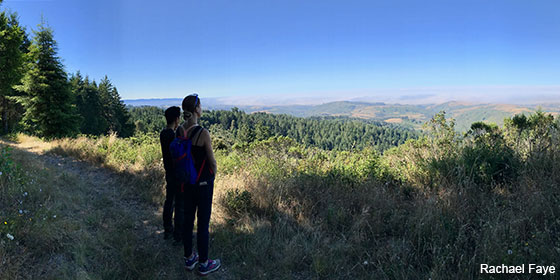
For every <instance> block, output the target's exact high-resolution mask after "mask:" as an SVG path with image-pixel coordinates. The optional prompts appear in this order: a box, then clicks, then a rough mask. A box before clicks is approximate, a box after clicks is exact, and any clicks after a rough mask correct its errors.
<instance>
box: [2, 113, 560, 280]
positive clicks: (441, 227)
mask: <svg viewBox="0 0 560 280" xmlns="http://www.w3.org/2000/svg"><path fill="white" fill-rule="evenodd" d="M559 125H560V124H559V121H558V119H556V120H554V118H552V117H550V116H547V115H545V114H542V113H540V114H535V115H532V116H530V117H528V118H527V117H515V118H512V119H510V120H508V121H507V122H506V124H505V126H504V127H502V128H498V127H495V126H489V125H485V124H484V123H478V124H475V125H474V126H473V127H472V130H471V131H470V132H469V133H468V134H466V135H465V136H459V135H458V134H456V133H455V131H454V123H453V122H451V121H450V120H449V119H446V118H445V117H444V115H442V114H438V115H436V116H435V117H434V118H433V119H432V120H431V121H430V122H428V125H427V130H428V131H429V134H428V135H427V136H426V137H424V138H421V139H417V140H409V141H407V143H405V144H403V145H401V146H399V147H396V148H393V149H391V150H389V151H387V152H386V153H384V154H383V155H380V154H379V153H377V152H374V151H373V150H371V149H364V150H361V151H353V152H347V151H324V150H320V149H317V148H312V147H304V146H302V145H300V144H298V143H295V142H294V141H293V140H291V139H289V138H285V137H272V138H270V139H267V140H262V141H256V142H253V143H251V144H248V145H240V146H236V147H235V148H232V149H229V150H221V151H218V152H217V160H218V166H219V170H218V177H217V180H216V188H215V193H214V212H213V216H212V221H211V229H210V230H211V235H212V238H213V240H212V243H211V250H210V253H211V255H212V256H215V257H219V258H221V259H222V261H223V264H224V269H226V271H227V273H226V274H222V275H221V276H223V277H224V278H231V279H248V278H251V279H286V278H291V279H310V278H329V279H349V278H356V279H428V278H432V279H476V278H480V274H479V265H480V264H481V263H489V264H495V265H499V264H502V263H503V264H506V265H518V264H523V263H525V264H527V263H539V264H543V265H555V266H556V267H558V265H559V263H558V260H559V259H560V247H559V246H558V244H560V239H559V235H558V232H559V231H560V220H559V219H558V216H559V215H560V206H559V205H560V201H559V198H560V190H559V189H558V185H559V184H560V175H559V174H560V169H559V166H560V142H559V141H560V137H559V135H560V129H559ZM52 145H53V148H52V149H51V153H54V154H57V155H64V156H71V157H75V158H78V159H81V160H84V161H88V162H91V163H94V164H97V165H101V166H105V167H106V168H109V169H111V170H114V171H115V172H117V171H118V172H120V173H121V174H123V175H122V176H128V175H127V171H129V170H133V171H134V172H138V173H136V174H142V176H141V177H138V178H141V179H140V180H137V181H131V183H130V185H129V186H127V187H128V188H130V189H131V190H133V191H136V190H137V191H138V192H140V193H142V194H145V197H144V199H145V200H146V201H149V202H155V203H161V199H162V193H161V188H162V183H161V180H162V173H161V170H162V169H161V161H160V157H161V155H160V154H159V149H158V148H157V139H155V138H153V137H146V138H142V139H140V138H132V139H119V138H116V137H114V136H109V137H100V138H97V139H89V138H78V139H63V140H61V141H58V142H54V143H52ZM2 168H3V169H2V172H3V174H6V173H8V174H11V173H10V172H12V171H6V170H7V169H5V167H2ZM2 178H5V177H2ZM4 180H6V179H4ZM3 182H4V183H3V184H6V182H7V183H8V184H11V186H15V183H14V181H12V179H9V180H8V181H3ZM123 187H124V186H123ZM12 188H13V189H14V191H13V193H12V192H10V193H5V194H3V195H2V199H3V201H4V203H7V202H8V201H14V199H17V197H18V196H21V194H19V193H17V192H16V191H15V190H17V189H16V188H14V187H12ZM3 189H5V188H3ZM4 209H6V210H4ZM16 209H17V207H14V208H4V207H3V208H2V211H5V213H3V215H4V214H6V215H15V214H14V213H15V212H14V211H16ZM19 227H20V226H19V225H17V226H13V228H12V229H10V231H14V232H17V231H18V230H22V229H21V228H19ZM22 227H23V226H22ZM5 234H6V232H5V231H2V235H3V236H5ZM3 240H4V241H6V238H4V237H3ZM2 248H3V250H4V251H3V252H4V256H6V258H8V259H10V260H11V258H15V257H14V256H17V254H16V252H17V251H15V250H20V249H18V248H19V247H17V246H15V245H14V246H13V247H2ZM31 248H32V247H31ZM31 248H29V249H28V250H36V251H35V252H44V254H47V255H48V254H51V253H50V252H51V251H49V250H47V249H41V248H40V249H31ZM44 250H46V251H44ZM96 254H104V253H103V251H96ZM147 257H152V258H155V259H157V258H159V256H147ZM180 257H181V255H180V253H177V262H178V263H177V264H176V265H178V266H180V263H179V262H180ZM137 261H139V260H137ZM107 265H108V266H109V268H110V265H111V264H107ZM126 265H127V266H125V268H121V269H124V270H126V268H129V267H130V269H132V267H138V264H137V263H131V264H126ZM84 269H86V271H87V270H88V267H87V266H86V267H85V268H84ZM14 273H15V274H14V275H17V272H14ZM130 275H131V278H134V275H138V274H134V273H132V274H130ZM508 276H511V278H515V277H516V276H515V275H508ZM533 276H534V275H533ZM529 277H530V275H521V276H518V278H519V279H528V278H529Z"/></svg>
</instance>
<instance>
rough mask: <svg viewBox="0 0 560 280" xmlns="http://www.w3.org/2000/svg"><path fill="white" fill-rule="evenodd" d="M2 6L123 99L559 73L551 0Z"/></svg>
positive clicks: (315, 91) (525, 81)
mask: <svg viewBox="0 0 560 280" xmlns="http://www.w3.org/2000/svg"><path fill="white" fill-rule="evenodd" d="M2 6H3V8H8V9H10V10H12V11H16V12H17V13H18V14H19V16H20V20H21V22H22V24H23V25H25V26H27V27H28V30H29V29H30V28H35V27H36V25H37V24H38V23H39V22H40V18H41V14H43V15H44V17H45V18H46V20H47V21H48V23H49V25H50V26H51V27H52V28H53V29H54V31H55V39H56V40H57V41H58V43H59V49H60V50H59V54H60V56H61V57H62V58H63V59H64V64H65V66H66V70H67V71H68V72H75V71H76V70H81V72H82V73H83V74H88V75H89V76H90V77H92V78H95V79H96V80H99V79H100V78H102V77H103V76H104V75H105V74H107V75H108V76H109V78H110V79H111V80H112V81H113V83H114V84H115V85H116V86H117V88H118V89H119V92H120V93H121V96H122V97H123V98H125V99H132V98H165V97H182V96H184V95H185V94H187V93H190V92H199V93H200V94H201V95H202V96H207V97H217V96H253V95H259V96H261V97H263V96H264V97H267V96H270V97H271V98H273V97H278V96H282V95H290V96H291V95H293V96H311V97H312V96H320V95H322V94H326V93H336V94H338V95H348V96H349V97H350V96H352V94H354V95H356V94H358V93H359V95H362V96H365V95H367V94H368V92H379V90H383V89H390V90H394V89H409V91H408V92H407V96H408V95H410V94H414V89H416V88H419V89H424V90H423V91H422V92H421V93H419V94H426V90H425V89H427V88H428V89H429V88H462V87H481V86H482V87H485V86H488V87H513V88H515V87H518V86H519V87H521V88H529V89H530V88H531V87H532V86H559V85H560V1H558V0H555V1H538V0H535V1H527V0H522V1H516V0H505V1H500V0H491V1H489V0H484V1H449V0H446V1H427V0H426V1H399V0H391V1H389V0H383V1H381V0H379V1H352V0H344V1H329V0H320V1H319V0H317V1H311V0H271V1H264V0H258V1H257V0H255V1H231V0H203V1H202V0H198V1H186V0H177V1H137V0H135V1H132V0H126V1H123V0H111V1H108V0H98V1H81V0H80V1H76V0H42V1H37V0H35V1H33V0H5V1H4V3H3V4H2ZM529 91H530V90H529ZM549 91H550V90H549ZM460 92H462V91H460V90H459V91H457V93H456V94H457V95H460V94H462V93H460ZM557 93H558V94H559V95H560V92H557ZM448 94H451V95H452V94H453V93H448ZM490 94H491V93H490ZM526 94H530V93H526ZM553 94H554V91H553ZM457 97H460V96H457Z"/></svg>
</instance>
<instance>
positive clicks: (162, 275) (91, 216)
mask: <svg viewBox="0 0 560 280" xmlns="http://www.w3.org/2000/svg"><path fill="white" fill-rule="evenodd" d="M20 140H22V141H21V142H20V143H15V142H9V141H5V140H3V141H0V144H3V145H9V146H11V147H13V150H12V157H13V158H14V161H15V162H17V163H19V164H20V165H21V166H22V168H24V169H28V170H37V171H40V172H38V173H32V174H36V175H35V176H36V177H37V178H35V179H33V180H36V182H37V184H41V186H43V188H41V191H43V189H44V190H45V192H47V191H48V193H49V196H48V198H47V199H48V201H49V202H50V203H47V202H44V204H45V207H50V208H52V209H49V211H51V210H52V211H53V212H54V213H57V214H56V218H53V219H52V220H53V221H52V222H51V223H49V224H48V225H47V227H50V228H51V229H50V230H49V228H47V229H43V228H41V229H37V230H45V233H44V234H47V235H48V234H53V235H55V236H53V237H52V238H51V239H52V240H53V242H54V243H56V244H54V245H53V246H51V247H48V248H50V249H49V252H44V251H41V250H42V249H41V248H27V250H24V251H27V253H28V254H29V257H28V260H29V261H26V263H27V262H29V263H27V264H23V265H22V268H24V270H26V271H18V272H16V273H15V275H16V276H17V277H21V278H23V279H37V278H49V279H194V278H198V276H196V275H194V274H193V273H191V272H186V271H184V269H183V267H182V255H183V249H182V246H173V245H172V244H171V241H165V240H163V231H162V222H161V213H162V208H161V207H157V206H154V205H150V204H149V203H147V202H146V201H143V200H142V199H141V198H140V197H139V196H138V195H135V193H134V192H133V191H132V190H133V189H134V188H132V187H131V186H127V182H126V181H125V179H124V178H122V177H121V176H119V175H117V174H114V173H112V172H110V171H108V170H106V169H104V168H100V167H95V166H92V165H91V164H89V163H86V162H82V161H78V160H76V159H73V158H69V157H62V156H59V155H55V154H53V153H49V152H48V151H49V150H50V149H51V148H52V145H53V144H51V143H46V142H42V141H40V140H37V139H36V138H26V137H24V139H20ZM32 176H33V175H32ZM47 205H50V206H47ZM41 207H43V204H41ZM53 217H54V215H53ZM31 231H33V230H31ZM39 234H41V233H39ZM29 250H31V251H29ZM34 250H36V252H35V251H34ZM20 270H21V269H20ZM0 274H3V273H0ZM4 276H5V274H4ZM4 276H2V277H0V278H4ZM208 278H209V279H224V278H230V277H228V275H227V267H224V268H222V269H221V270H220V271H219V272H217V273H216V274H214V275H211V276H209V277H208Z"/></svg>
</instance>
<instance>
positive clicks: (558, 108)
mask: <svg viewBox="0 0 560 280" xmlns="http://www.w3.org/2000/svg"><path fill="white" fill-rule="evenodd" d="M124 102H125V103H126V104H127V105H130V106H158V107H168V106H173V105H175V106H180V104H181V99H180V98H175V99H174V98H170V99H139V100H124ZM203 103H204V104H205V108H206V109H209V110H220V109H226V110H227V109H231V108H233V107H237V108H239V109H241V110H243V111H245V112H247V113H254V112H266V113H272V114H288V115H293V116H298V117H311V116H346V117H353V118H361V119H367V120H377V121H384V122H387V123H393V124H400V125H403V126H407V127H413V128H421V126H422V124H423V123H424V122H426V121H427V120H429V119H430V118H431V117H432V116H433V115H434V114H436V113H438V112H440V111H445V112H446V113H447V115H448V116H449V117H452V118H454V119H455V120H456V129H457V130H458V131H466V130H468V128H469V127H470V125H471V124H472V123H473V122H477V121H484V122H489V123H496V124H498V125H502V124H503V120H504V118H507V117H511V116H513V115H515V114H521V113H525V114H528V113H531V112H534V111H536V110H538V109H541V110H542V111H544V112H548V113H551V114H553V115H559V114H560V103H549V104H532V105H513V104H490V103H487V104H477V103H466V102H456V101H451V102H446V103H441V104H426V105H409V104H386V103H381V102H377V103H368V102H353V101H337V102H329V103H324V104H319V105H276V106H262V105H246V106H236V105H233V104H227V102H224V101H223V100H221V99H219V98H204V99H203Z"/></svg>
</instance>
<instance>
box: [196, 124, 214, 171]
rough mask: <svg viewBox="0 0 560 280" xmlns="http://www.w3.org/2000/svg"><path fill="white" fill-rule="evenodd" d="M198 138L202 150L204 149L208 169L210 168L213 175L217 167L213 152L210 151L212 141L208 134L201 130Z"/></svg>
mask: <svg viewBox="0 0 560 280" xmlns="http://www.w3.org/2000/svg"><path fill="white" fill-rule="evenodd" d="M200 138H201V142H202V143H203V145H204V149H206V155H207V156H208V161H209V163H210V168H212V171H213V172H214V174H216V170H217V167H218V166H217V163H216V158H214V151H213V150H212V139H211V138H210V133H209V132H208V130H206V129H204V130H202V132H201V133H200Z"/></svg>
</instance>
